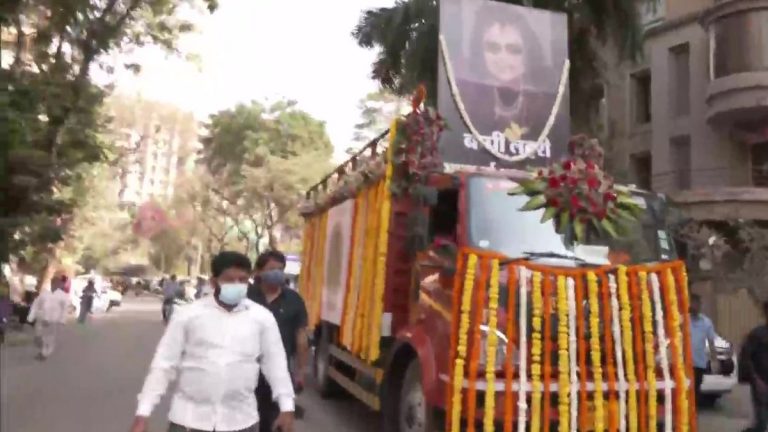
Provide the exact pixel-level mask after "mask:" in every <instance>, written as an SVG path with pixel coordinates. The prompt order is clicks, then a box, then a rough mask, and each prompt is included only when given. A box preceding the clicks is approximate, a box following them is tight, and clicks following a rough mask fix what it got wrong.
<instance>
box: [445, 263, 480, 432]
mask: <svg viewBox="0 0 768 432" xmlns="http://www.w3.org/2000/svg"><path fill="white" fill-rule="evenodd" d="M468 259H469V256H468V255H467V254H465V253H463V252H462V253H459V254H458V259H457V264H456V274H457V275H463V274H464V267H465V264H464V263H465V261H466V260H468ZM463 282H464V281H463V280H462V279H461V277H458V276H457V277H455V278H454V280H453V301H452V303H451V304H452V306H453V307H452V314H451V316H452V317H453V320H452V322H451V351H450V355H451V356H452V357H451V361H450V363H449V364H448V368H449V371H450V374H449V375H448V376H449V379H448V380H447V383H446V389H445V394H446V398H447V401H446V405H445V406H446V409H450V408H451V407H452V406H453V380H454V375H455V368H456V362H457V359H458V355H459V353H458V344H459V330H460V327H461V298H462V288H463V286H464V285H463ZM473 283H474V281H473ZM461 373H462V375H463V374H464V372H463V371H462V372H461ZM445 422H446V425H445V430H446V431H452V430H453V429H452V428H453V425H452V422H453V416H452V415H447V416H446V419H445Z"/></svg>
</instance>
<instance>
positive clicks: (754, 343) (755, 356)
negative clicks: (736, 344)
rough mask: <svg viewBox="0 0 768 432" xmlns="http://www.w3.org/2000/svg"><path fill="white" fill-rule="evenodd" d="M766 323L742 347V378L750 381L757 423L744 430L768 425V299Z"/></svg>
mask: <svg viewBox="0 0 768 432" xmlns="http://www.w3.org/2000/svg"><path fill="white" fill-rule="evenodd" d="M763 315H764V317H765V323H764V324H762V325H760V326H757V327H755V328H754V329H753V330H752V331H751V332H749V335H747V340H746V341H745V342H744V346H743V347H742V348H741V356H740V360H741V364H740V365H739V366H740V374H739V375H740V377H739V378H740V379H741V380H742V381H747V382H749V388H750V390H751V392H752V408H753V411H754V416H755V423H754V425H753V426H752V427H750V428H747V429H744V432H765V431H766V428H767V427H768V301H766V302H763Z"/></svg>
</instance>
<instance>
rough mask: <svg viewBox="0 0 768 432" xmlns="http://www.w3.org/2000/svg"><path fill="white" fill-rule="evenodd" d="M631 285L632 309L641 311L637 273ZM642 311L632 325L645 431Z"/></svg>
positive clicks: (645, 409)
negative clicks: (634, 330)
mask: <svg viewBox="0 0 768 432" xmlns="http://www.w3.org/2000/svg"><path fill="white" fill-rule="evenodd" d="M629 281H630V282H629V287H630V292H631V295H632V310H633V311H641V310H642V309H641V307H642V306H641V304H640V291H639V289H638V286H637V273H635V272H633V273H631V274H630V278H629ZM640 316H641V314H640V313H634V314H633V315H632V318H633V320H632V325H633V326H634V327H635V328H636V329H637V331H636V332H635V340H634V349H635V359H636V360H637V369H636V372H637V381H638V386H639V387H640V389H641V390H640V403H639V404H638V408H639V410H638V411H639V414H638V418H639V420H640V431H641V432H645V431H647V430H648V405H647V403H648V393H647V390H648V387H647V385H648V382H647V381H646V376H645V375H646V374H645V355H644V351H643V338H642V335H643V333H642V328H643V327H642V323H641V320H640Z"/></svg>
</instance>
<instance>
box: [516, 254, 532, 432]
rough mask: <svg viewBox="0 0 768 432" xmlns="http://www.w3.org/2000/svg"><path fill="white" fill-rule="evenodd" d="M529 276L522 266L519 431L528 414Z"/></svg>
mask: <svg viewBox="0 0 768 432" xmlns="http://www.w3.org/2000/svg"><path fill="white" fill-rule="evenodd" d="M528 277H529V271H528V269H526V268H525V267H521V268H520V319H519V321H518V322H519V323H520V339H519V340H520V347H519V348H518V352H519V353H520V382H519V385H518V395H517V432H526V427H525V426H526V425H525V419H526V416H527V414H528V399H527V397H526V396H527V395H526V391H525V390H526V386H527V384H528V354H527V353H528V346H527V345H528Z"/></svg>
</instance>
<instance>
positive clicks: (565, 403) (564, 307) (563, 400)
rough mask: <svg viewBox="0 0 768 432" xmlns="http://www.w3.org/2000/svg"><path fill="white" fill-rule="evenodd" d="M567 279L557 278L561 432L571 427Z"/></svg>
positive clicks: (560, 276) (563, 277)
mask: <svg viewBox="0 0 768 432" xmlns="http://www.w3.org/2000/svg"><path fill="white" fill-rule="evenodd" d="M565 282H566V279H565V276H563V275H558V276H557V370H558V373H559V379H558V385H559V392H558V397H557V404H558V413H559V418H558V421H559V428H558V430H559V431H560V432H568V430H569V427H570V419H569V415H570V409H571V407H570V404H569V401H570V400H569V397H568V396H569V395H570V393H571V369H570V354H569V352H568V344H569V342H568V337H569V334H568V292H567V287H566V284H565Z"/></svg>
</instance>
